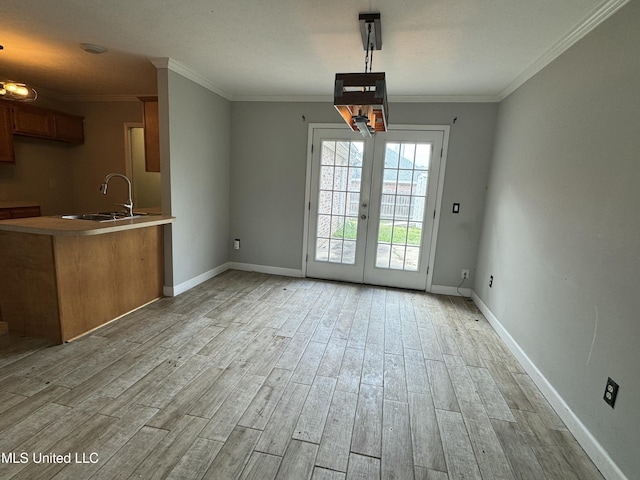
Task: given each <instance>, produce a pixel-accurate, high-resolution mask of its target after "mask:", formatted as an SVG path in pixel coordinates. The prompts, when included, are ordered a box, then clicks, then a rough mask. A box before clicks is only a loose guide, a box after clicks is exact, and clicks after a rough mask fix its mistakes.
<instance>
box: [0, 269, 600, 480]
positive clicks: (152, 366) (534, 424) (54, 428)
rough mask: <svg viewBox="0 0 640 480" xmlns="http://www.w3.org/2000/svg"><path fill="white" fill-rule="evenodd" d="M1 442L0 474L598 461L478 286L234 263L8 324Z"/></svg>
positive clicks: (127, 475)
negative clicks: (72, 314) (85, 313)
mask: <svg viewBox="0 0 640 480" xmlns="http://www.w3.org/2000/svg"><path fill="white" fill-rule="evenodd" d="M0 453H1V454H2V457H1V458H0V460H1V462H0V478H2V479H30V480H31V479H56V480H62V479H72V480H75V479H83V480H85V479H115V478H119V479H163V478H168V479H180V480H186V479H216V480H222V479H223V480H232V479H260V480H270V479H291V480H304V479H313V480H324V479H331V480H345V479H366V480H373V479H384V480H387V479H389V480H390V479H401V480H412V479H415V480H424V479H430V480H431V479H437V480H458V479H465V480H466V479H485V480H488V479H535V480H543V479H548V480H554V479H558V480H560V479H562V480H566V479H572V478H574V479H580V480H595V479H601V478H602V477H601V475H600V473H599V472H598V470H597V469H596V467H595V466H594V465H593V463H592V462H591V461H590V459H589V458H588V457H587V456H586V454H585V453H584V451H583V450H582V449H581V448H580V446H579V445H578V444H577V442H576V441H575V439H574V438H573V437H572V435H571V434H570V433H569V432H568V431H567V430H566V428H565V427H564V425H563V423H562V421H561V420H560V419H559V418H558V416H557V415H556V414H555V412H554V411H553V409H552V408H551V407H550V406H549V404H548V403H547V402H546V400H545V399H544V397H543V396H542V395H541V394H540V392H539V391H538V390H537V389H536V387H535V385H534V384H533V382H532V381H531V379H530V378H529V377H528V376H527V375H526V373H525V372H524V371H523V370H522V369H521V367H520V366H519V364H518V362H517V361H516V360H515V358H514V357H513V356H512V355H511V353H510V352H509V351H508V350H507V348H506V347H505V345H504V344H503V343H502V341H501V340H500V339H499V337H498V336H497V334H496V333H495V332H494V331H493V329H492V328H491V326H490V325H489V324H488V322H487V321H486V320H485V319H484V318H483V317H482V315H481V314H480V312H479V311H478V310H477V309H476V307H475V306H474V305H473V304H472V303H471V302H470V301H468V300H467V299H462V298H458V297H446V296H434V295H429V294H424V293H419V292H412V291H403V290H396V289H385V288H380V287H371V286H360V285H351V284H341V283H337V282H325V281H316V280H310V279H294V278H286V277H278V276H269V275H264V274H258V273H249V272H239V271H228V272H226V273H224V274H222V275H220V276H218V277H216V278H214V279H212V280H209V281H208V282H205V283H203V284H201V285H199V286H198V287H196V288H194V289H192V290H190V291H189V292H186V293H184V294H183V295H180V296H178V297H175V298H164V299H161V300H159V301H157V302H155V303H154V304H151V305H149V306H147V307H145V308H143V309H141V310H138V311H137V312H134V313H132V314H130V315H128V316H126V317H124V318H121V319H119V320H117V321H115V322H112V323H111V324H109V325H107V326H105V327H103V328H101V329H99V330H97V331H95V332H93V333H92V334H90V335H88V336H85V337H84V338H81V339H78V340H76V341H74V342H72V343H70V344H66V345H57V346H51V345H49V344H47V343H46V342H45V341H42V340H34V339H29V338H18V337H15V336H12V335H3V336H1V337H0ZM11 453H14V454H15V455H16V456H15V459H14V460H15V462H11V461H10V460H11V459H12V458H11V455H10V454H11ZM22 453H25V454H26V455H28V460H27V461H26V462H25V463H21V459H22V457H21V454H22ZM51 453H54V454H59V455H65V454H68V453H71V454H72V457H73V458H72V461H71V462H70V463H67V462H66V461H61V462H56V463H54V462H43V463H37V462H36V461H35V460H34V459H33V458H32V455H33V454H36V455H39V454H43V455H44V454H47V455H50V454H51ZM76 454H78V456H79V459H80V461H75V460H76V458H75V455H76ZM83 459H85V460H86V461H84V462H82V460H83ZM88 459H91V461H89V460H88ZM92 462H93V463H92Z"/></svg>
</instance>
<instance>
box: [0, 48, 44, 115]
mask: <svg viewBox="0 0 640 480" xmlns="http://www.w3.org/2000/svg"><path fill="white" fill-rule="evenodd" d="M0 50H4V47H3V46H2V45H0ZM0 98H4V99H7V100H17V101H19V102H33V101H34V100H35V99H36V98H38V92H36V91H35V90H34V89H33V88H31V87H29V86H28V85H25V84H24V83H20V82H14V81H12V80H6V79H3V78H0Z"/></svg>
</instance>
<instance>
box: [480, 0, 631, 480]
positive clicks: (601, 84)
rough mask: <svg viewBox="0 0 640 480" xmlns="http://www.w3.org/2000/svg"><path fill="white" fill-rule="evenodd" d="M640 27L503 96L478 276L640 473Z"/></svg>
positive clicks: (594, 427) (592, 41)
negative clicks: (610, 390) (607, 393)
mask: <svg viewBox="0 0 640 480" xmlns="http://www.w3.org/2000/svg"><path fill="white" fill-rule="evenodd" d="M639 25H640V3H638V2H632V3H629V4H628V5H627V6H625V7H624V8H622V9H621V11H620V12H618V13H617V14H616V15H615V16H613V17H612V18H611V19H609V20H608V21H606V22H605V23H603V24H602V25H601V26H600V27H598V28H597V29H596V30H595V31H594V32H592V33H591V34H589V35H588V36H587V37H585V38H584V39H583V40H581V41H580V42H578V43H577V44H576V45H575V46H574V47H573V48H571V49H570V50H568V51H567V52H565V54H563V55H562V56H561V57H559V58H558V59H557V60H556V61H554V62H553V63H552V64H550V65H549V66H547V67H546V68H545V69H544V70H542V71H541V72H540V73H539V74H538V75H536V76H535V77H534V78H532V79H531V80H529V81H528V82H527V83H526V84H525V85H524V86H522V87H521V88H520V89H518V90H517V91H516V92H515V93H513V94H512V95H511V96H510V97H509V98H507V99H506V100H505V101H504V102H503V103H502V104H501V106H500V111H499V122H498V128H497V134H496V146H495V158H494V160H493V165H492V170H491V177H490V182H489V192H488V196H487V203H486V208H485V210H486V213H485V220H484V227H483V234H482V239H481V243H480V248H479V255H478V258H479V262H478V268H477V273H478V275H477V277H476V282H475V286H474V289H475V291H476V292H477V294H478V295H479V297H480V298H481V300H482V301H483V302H484V303H485V304H486V305H487V306H488V307H489V309H490V310H491V311H492V312H493V314H494V315H495V316H496V317H497V319H498V320H499V322H501V324H502V325H503V326H504V327H505V328H506V329H507V331H508V332H509V333H510V334H511V336H512V337H513V338H514V340H515V341H516V342H517V343H518V344H519V345H520V347H521V348H522V349H523V350H524V352H525V353H526V355H527V356H528V357H529V358H530V359H531V360H532V362H533V363H534V364H535V365H536V366H537V368H538V369H539V370H540V371H541V373H542V374H543V375H544V377H546V379H547V380H548V381H549V382H550V383H551V385H552V386H553V388H555V390H556V391H557V392H558V394H559V395H560V396H561V397H562V398H563V399H564V401H565V402H566V403H567V404H568V406H569V408H570V409H571V410H572V411H573V412H574V413H575V415H577V417H578V418H579V419H580V421H581V422H582V423H583V424H584V425H585V426H586V428H587V429H588V430H589V431H590V432H591V433H592V434H593V435H594V436H595V438H596V439H597V441H598V442H599V443H600V444H601V445H602V446H603V447H604V449H605V450H606V451H607V452H608V454H609V455H610V457H611V458H612V459H613V460H614V462H616V463H617V465H618V466H619V467H620V468H621V469H622V470H623V471H624V472H625V473H626V475H627V476H628V477H629V478H638V477H637V475H638V472H640V457H639V456H638V445H640V414H639V413H638V411H637V407H638V405H640V375H639V374H638V366H639V365H640V348H639V347H640V317H639V315H638V311H639V310H638V304H637V301H636V300H637V295H638V267H639V266H640V215H638V211H637V209H638V206H639V205H640V158H639V156H638V152H640V132H639V128H640V55H639V49H638V46H639V45H640V28H638V26H639ZM489 275H494V285H493V288H491V289H490V288H489V287H488V279H489ZM592 345H593V348H592ZM608 376H611V377H612V378H613V379H614V380H615V381H616V382H618V383H619V384H620V392H619V395H618V401H617V404H616V406H615V409H614V410H612V409H611V408H610V407H609V406H608V405H606V404H605V403H604V402H603V400H602V396H603V393H604V388H605V382H606V380H607V377H608Z"/></svg>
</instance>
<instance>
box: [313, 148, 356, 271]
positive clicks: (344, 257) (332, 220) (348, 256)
mask: <svg viewBox="0 0 640 480" xmlns="http://www.w3.org/2000/svg"><path fill="white" fill-rule="evenodd" d="M363 149H364V142H350V141H333V140H331V141H323V142H322V159H321V164H322V165H321V167H320V179H319V187H320V188H319V192H318V193H319V195H318V201H319V202H320V203H319V205H318V218H317V221H318V224H317V225H318V228H317V232H316V252H315V260H316V261H319V262H330V263H342V264H350V265H353V264H354V263H355V258H356V256H355V252H356V248H355V247H356V239H357V231H358V217H357V215H358V208H359V204H360V182H361V179H362V151H363ZM347 192H349V193H347Z"/></svg>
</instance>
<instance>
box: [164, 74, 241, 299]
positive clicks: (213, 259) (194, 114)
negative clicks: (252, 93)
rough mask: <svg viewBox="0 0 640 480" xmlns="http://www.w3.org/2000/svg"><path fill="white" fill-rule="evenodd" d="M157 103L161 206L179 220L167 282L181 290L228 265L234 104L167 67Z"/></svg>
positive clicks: (174, 227) (172, 232)
mask: <svg viewBox="0 0 640 480" xmlns="http://www.w3.org/2000/svg"><path fill="white" fill-rule="evenodd" d="M158 101H159V109H160V137H161V144H160V149H161V164H162V165H161V169H162V186H163V197H162V202H163V205H162V208H163V212H165V213H170V214H171V215H173V216H175V217H176V218H177V221H176V222H175V223H174V224H172V226H171V227H169V228H168V234H167V235H168V238H167V240H168V242H167V247H168V249H169V251H170V254H171V255H170V257H169V263H168V265H166V280H165V282H166V286H169V287H179V290H180V289H182V288H185V287H188V286H193V280H194V279H196V278H197V277H200V279H203V278H205V277H207V276H209V275H211V272H212V271H213V270H215V269H216V268H218V267H220V266H222V265H224V264H225V263H226V262H227V261H228V254H229V250H228V246H229V162H230V149H229V139H230V128H231V127H230V125H231V119H230V103H229V101H227V100H225V99H223V98H222V97H220V96H219V95H217V94H215V93H213V92H211V91H209V90H207V89H206V88H204V87H201V86H200V85H198V84H196V83H195V82H193V81H191V80H189V79H187V78H185V77H183V76H181V75H180V74H178V73H175V72H173V71H171V70H167V69H159V70H158ZM181 284H182V287H181ZM186 284H188V285H186Z"/></svg>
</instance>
